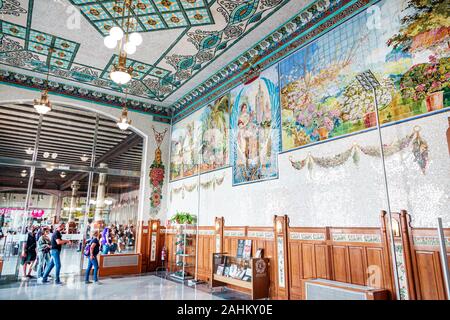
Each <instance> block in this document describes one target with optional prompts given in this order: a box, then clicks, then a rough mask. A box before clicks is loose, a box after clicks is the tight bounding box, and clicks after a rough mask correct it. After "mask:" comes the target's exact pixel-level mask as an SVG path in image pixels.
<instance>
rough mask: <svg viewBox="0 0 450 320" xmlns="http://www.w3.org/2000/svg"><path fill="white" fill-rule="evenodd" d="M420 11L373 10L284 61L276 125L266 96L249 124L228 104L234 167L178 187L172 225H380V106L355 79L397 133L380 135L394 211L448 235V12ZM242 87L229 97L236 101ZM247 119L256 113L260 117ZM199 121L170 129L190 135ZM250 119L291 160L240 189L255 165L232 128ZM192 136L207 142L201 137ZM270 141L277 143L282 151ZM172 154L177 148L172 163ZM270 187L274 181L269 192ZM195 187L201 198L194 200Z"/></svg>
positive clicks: (408, 5) (399, 7) (406, 5)
mask: <svg viewBox="0 0 450 320" xmlns="http://www.w3.org/2000/svg"><path fill="white" fill-rule="evenodd" d="M424 5H425V6H424V7H418V6H417V2H415V1H410V0H401V1H386V0H385V1H379V2H374V5H373V6H370V7H369V8H368V9H367V10H364V11H362V12H361V13H359V14H358V15H356V16H354V17H353V18H351V19H350V20H348V21H346V22H345V23H343V24H341V25H340V26H338V27H336V28H334V29H333V30H331V31H329V32H328V33H326V34H325V35H323V36H321V37H319V38H318V39H316V40H314V41H313V42H312V43H310V44H308V45H306V46H305V47H303V48H301V49H299V51H297V52H296V53H294V54H293V55H291V56H288V57H287V58H285V59H284V60H282V61H281V62H280V63H279V65H278V67H279V81H278V82H279V86H280V88H276V86H275V87H274V88H276V89H279V90H280V93H281V99H280V101H281V106H280V111H281V120H282V121H281V124H280V123H279V121H273V119H271V121H270V122H268V123H263V122H264V121H260V122H259V123H258V112H256V111H257V110H264V107H265V104H264V99H262V98H264V95H261V97H262V98H261V99H259V100H255V101H256V102H255V107H254V108H250V110H249V112H248V114H245V115H244V116H243V120H242V121H241V120H240V118H239V117H235V118H236V119H234V118H233V115H236V114H238V113H239V110H240V107H241V104H239V103H238V104H237V105H234V104H233V103H231V104H230V111H229V113H227V114H222V115H221V117H224V118H225V119H227V118H228V117H230V115H231V119H230V120H229V123H230V134H229V135H228V137H229V141H228V145H229V150H230V156H229V158H230V161H229V162H227V163H229V165H230V167H226V164H227V163H225V162H224V163H223V165H218V166H215V167H214V169H219V170H216V171H212V172H210V173H205V174H202V175H201V176H200V180H199V179H198V178H197V177H193V178H189V179H185V180H180V181H175V182H172V184H171V188H172V192H171V196H172V201H171V204H170V206H169V214H173V213H175V212H176V211H177V210H181V211H185V210H188V209H192V210H195V211H193V213H194V214H197V213H198V212H200V223H201V224H212V223H213V221H214V217H215V216H224V217H225V219H226V221H227V224H228V225H230V224H231V225H233V224H234V225H253V226H254V225H261V226H267V225H270V224H271V223H272V216H273V215H274V214H277V215H283V214H288V215H289V216H290V217H291V224H292V225H298V226H311V227H318V226H378V225H379V219H380V218H379V216H380V210H382V209H385V210H387V203H386V190H385V187H384V179H383V171H382V159H381V155H380V149H379V137H378V133H377V131H375V130H374V129H375V126H376V112H375V97H374V94H373V92H372V91H371V90H368V89H365V88H364V86H363V83H361V82H360V81H359V80H358V78H357V76H358V75H359V74H360V73H361V72H363V71H367V70H370V71H371V72H372V73H373V74H374V75H375V77H376V79H377V80H378V81H379V84H380V87H378V89H377V92H376V93H377V98H376V100H377V102H378V107H379V111H380V112H379V114H380V122H381V123H382V124H384V125H386V124H393V125H391V126H387V127H383V140H384V141H383V143H384V145H385V147H384V152H385V155H386V167H387V174H388V181H389V182H388V185H389V188H390V198H391V204H392V210H393V211H399V210H401V209H405V210H408V212H409V213H411V215H412V217H413V223H414V226H416V227H418V226H422V227H425V226H435V224H436V221H435V218H436V217H438V216H443V217H444V223H446V224H450V214H449V209H450V201H449V193H448V190H450V179H449V178H450V171H449V170H448V169H449V164H450V162H449V156H448V146H447V140H446V136H445V134H446V130H447V128H448V120H447V118H448V116H449V113H448V111H449V109H448V108H449V107H450V100H449V94H450V91H449V83H450V64H449V55H450V49H449V46H448V42H449V38H450V26H449V25H448V22H447V20H448V19H446V11H445V1H433V3H432V4H431V2H427V1H425V2H424ZM274 67H276V66H274ZM274 67H272V68H274ZM264 72H267V71H264ZM264 72H263V73H262V74H261V76H260V78H259V79H260V80H259V81H261V79H263V78H264V74H265V73H264ZM275 82H277V81H275ZM253 83H256V81H255V82H253ZM252 85H253V84H249V85H248V87H250V86H252ZM245 87H247V86H244V88H245ZM241 88H242V86H240V87H238V88H237V89H234V90H232V91H231V101H232V102H233V101H235V100H236V92H240V91H241ZM369 89H370V88H369ZM277 95H278V93H271V94H270V96H271V97H273V96H277ZM257 96H258V95H257ZM258 101H262V102H261V103H259V102H258ZM275 105H277V104H275ZM208 108H210V107H207V108H206V110H207V109H208ZM204 109H205V108H202V109H200V111H197V113H195V114H197V115H198V114H200V113H201V112H203V111H201V110H204ZM252 109H254V110H256V111H255V112H253V114H252ZM241 113H242V112H241ZM195 114H194V116H190V117H188V118H186V119H184V120H182V121H181V122H178V123H177V124H176V125H175V127H179V126H181V127H182V126H186V124H187V123H188V122H189V121H192V119H193V118H195V117H196V116H195ZM267 114H269V113H267ZM272 115H273V114H272ZM425 115H427V116H425ZM424 116H425V117H424ZM253 118H254V119H256V120H255V121H253V123H252V125H253V126H255V125H258V124H261V123H262V124H264V125H266V127H267V128H271V129H272V130H273V131H278V132H282V145H283V150H284V151H285V153H281V154H279V155H278V156H276V157H275V158H276V159H277V161H274V160H271V163H277V164H278V166H277V170H278V174H277V173H271V174H270V175H268V176H266V177H260V178H257V179H242V176H239V172H240V170H241V169H242V168H241V167H242V164H245V165H249V166H251V165H252V164H253V162H254V161H253V160H254V159H255V157H253V156H252V155H253V153H252V152H251V150H250V149H251V148H239V147H240V146H241V145H242V146H244V147H245V146H252V144H251V143H250V142H251V141H250V137H251V136H252V135H247V136H248V137H249V139H247V140H245V139H244V140H245V141H244V140H242V139H241V140H242V141H244V142H243V143H241V140H239V137H238V136H237V135H236V134H234V133H235V132H233V126H232V124H233V123H234V124H235V126H234V127H235V128H237V129H238V131H239V130H242V128H243V126H244V125H245V124H246V123H247V122H248V123H250V122H251V121H248V120H249V119H253ZM189 119H190V120H189ZM238 120H239V121H238ZM244 120H245V121H244ZM404 120H409V121H406V122H403V121H404ZM222 122H223V123H225V121H222ZM266 122H267V121H266ZM254 131H255V133H254V135H253V136H255V137H256V136H258V134H259V133H260V131H258V130H254ZM196 134H198V136H199V137H202V130H199V132H198V133H196ZM348 134H353V135H350V136H345V135H348ZM274 137H275V135H272V141H271V143H276V141H273V138H274ZM339 137H341V138H342V139H337V140H335V138H339ZM241 138H242V137H241ZM175 143H176V141H175ZM211 143H212V144H213V146H212V145H211ZM185 144H186V143H185ZM223 145H226V143H224V140H220V142H218V143H217V145H216V147H217V148H215V147H214V141H213V140H210V141H208V143H203V144H194V148H191V149H192V150H204V149H205V148H206V147H207V148H209V149H211V150H215V149H217V150H222V146H223ZM254 145H255V148H254V150H257V151H258V150H259V151H261V150H262V149H261V143H260V141H259V140H258V139H255V143H254ZM172 146H174V144H172ZM236 146H237V148H236ZM191 147H192V146H191ZM172 148H173V147H172ZM296 148H297V149H296ZM233 150H237V151H240V152H241V153H240V155H241V156H242V157H243V159H240V161H237V162H236V161H232V160H233V159H234V157H233ZM252 150H253V149H252ZM264 150H265V151H267V153H264V152H256V154H258V155H259V156H260V157H266V158H267V157H270V158H272V157H274V153H277V150H276V149H273V148H272V149H271V150H269V149H264ZM287 151H288V152H287ZM192 154H194V155H195V154H196V153H195V152H194V153H192ZM174 155H175V156H177V153H175V154H174V153H173V149H172V159H173V157H174ZM188 158H189V157H188ZM187 160H189V161H190V160H192V161H194V160H195V158H194V157H192V159H187ZM189 161H187V163H186V164H187V165H189ZM239 165H241V167H240V166H239ZM221 168H222V169H221ZM260 168H262V169H264V166H262V165H261V166H260ZM274 168H276V167H274ZM194 173H195V172H193V173H192V174H194ZM268 177H273V178H276V179H274V180H270V181H262V180H265V179H267V178H268ZM249 182H258V183H249ZM198 183H200V185H199V186H198V185H197V184H198ZM238 184H239V185H238ZM197 187H199V191H200V193H199V194H200V199H199V198H198V197H196V196H195V197H194V196H192V195H193V194H194V192H197ZM189 190H191V191H189ZM194 190H195V191H194ZM183 194H184V198H183V197H182V196H181V195H183ZM189 199H192V201H193V203H191V201H190V200H189ZM194 202H195V203H194Z"/></svg>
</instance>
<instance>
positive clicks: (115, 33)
mask: <svg viewBox="0 0 450 320" xmlns="http://www.w3.org/2000/svg"><path fill="white" fill-rule="evenodd" d="M109 36H110V37H111V38H113V39H114V40H116V41H120V40H122V38H123V31H122V29H120V28H119V27H113V28H111V30H109Z"/></svg>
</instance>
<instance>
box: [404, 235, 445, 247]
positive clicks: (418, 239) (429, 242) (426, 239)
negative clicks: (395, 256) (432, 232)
mask: <svg viewBox="0 0 450 320" xmlns="http://www.w3.org/2000/svg"><path fill="white" fill-rule="evenodd" d="M413 242H414V245H415V246H439V245H440V244H439V238H438V237H433V236H414V237H413ZM445 245H446V246H449V247H450V237H445Z"/></svg>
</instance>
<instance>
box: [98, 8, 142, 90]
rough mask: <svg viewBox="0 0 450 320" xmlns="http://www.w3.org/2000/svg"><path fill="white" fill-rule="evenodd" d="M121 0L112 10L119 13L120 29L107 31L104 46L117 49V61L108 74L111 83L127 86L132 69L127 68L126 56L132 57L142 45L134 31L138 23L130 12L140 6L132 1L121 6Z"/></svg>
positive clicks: (139, 36)
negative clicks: (107, 34)
mask: <svg viewBox="0 0 450 320" xmlns="http://www.w3.org/2000/svg"><path fill="white" fill-rule="evenodd" d="M120 2H122V0H116V1H115V4H114V7H113V10H114V11H115V12H117V13H119V14H120V13H121V14H122V16H121V18H120V19H121V23H120V27H118V26H115V27H113V28H111V30H110V31H109V36H107V37H106V38H105V39H104V44H105V46H106V47H107V48H108V49H114V48H116V47H118V49H119V61H118V63H117V64H114V65H113V67H112V70H111V73H110V78H111V80H112V81H114V82H115V83H117V84H119V85H124V84H127V83H128V82H129V81H130V80H131V77H132V74H133V68H132V67H131V66H129V67H127V55H132V54H134V53H135V52H136V47H137V46H139V45H141V44H142V36H141V35H140V34H139V33H137V32H136V31H135V29H136V28H137V25H138V22H137V21H136V20H135V19H136V18H133V15H132V11H133V9H134V8H136V6H138V5H139V4H140V1H139V0H138V1H136V2H137V4H136V5H134V4H133V0H123V5H122V6H120V5H119V3H120Z"/></svg>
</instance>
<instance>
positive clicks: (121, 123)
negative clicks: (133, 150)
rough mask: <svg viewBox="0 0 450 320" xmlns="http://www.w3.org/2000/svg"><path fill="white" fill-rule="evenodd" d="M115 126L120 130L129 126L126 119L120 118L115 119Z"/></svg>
mask: <svg viewBox="0 0 450 320" xmlns="http://www.w3.org/2000/svg"><path fill="white" fill-rule="evenodd" d="M117 126H118V127H119V129H120V130H122V131H125V130H127V129H128V127H129V126H130V121H129V120H127V119H123V118H120V119H119V121H117Z"/></svg>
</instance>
